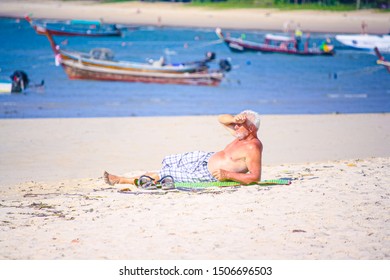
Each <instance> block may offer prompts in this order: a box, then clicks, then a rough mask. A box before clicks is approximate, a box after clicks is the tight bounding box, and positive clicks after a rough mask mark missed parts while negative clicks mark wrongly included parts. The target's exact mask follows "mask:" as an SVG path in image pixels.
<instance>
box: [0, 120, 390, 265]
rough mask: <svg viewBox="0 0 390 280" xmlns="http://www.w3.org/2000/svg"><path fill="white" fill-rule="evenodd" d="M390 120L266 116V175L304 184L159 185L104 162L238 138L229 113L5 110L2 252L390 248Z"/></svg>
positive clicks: (354, 251)
mask: <svg viewBox="0 0 390 280" xmlns="http://www.w3.org/2000/svg"><path fill="white" fill-rule="evenodd" d="M389 118H390V115H389V114H363V115H306V116H263V119H262V125H261V130H260V137H261V139H262V140H263V142H264V145H265V150H264V170H263V179H277V178H289V179H292V180H293V183H292V184H291V185H290V186H274V187H259V186H252V187H241V188H223V189H213V190H209V191H207V192H201V193H189V192H169V193H165V192H164V193H159V194H154V195H152V194H138V195H136V194H123V193H120V192H118V190H120V187H119V186H115V187H110V186H108V185H105V184H104V182H103V180H102V178H101V173H102V171H103V170H104V169H108V170H109V171H112V172H115V173H122V174H128V175H136V174H137V172H138V171H144V170H147V169H149V170H150V169H158V167H159V164H160V161H161V157H162V156H163V155H165V154H168V153H171V152H181V151H189V150H194V149H204V150H216V149H219V148H221V147H224V146H225V145H226V143H227V142H228V141H230V140H231V138H230V137H231V136H230V135H229V134H227V132H226V131H225V130H224V129H223V128H222V127H220V126H219V125H218V124H217V123H216V119H215V116H199V117H178V118H176V117H175V118H174V117H164V118H112V119H104V118H103V119H26V120H17V119H14V120H0V133H1V135H2V136H3V138H4V137H5V138H4V144H3V145H2V147H1V148H0V155H1V159H2V161H1V163H0V170H1V174H2V177H1V179H0V182H1V183H0V196H1V201H0V215H1V219H0V220H1V227H0V252H1V253H0V259H76V260H78V259H145V260H151V259H165V260H172V259H183V260H189V259H209V260H212V259H241V260H248V259H390V246H389V245H390V240H389V236H390V234H389V233H390V226H389V222H390V220H389V219H388V213H389V199H390V193H389V191H388V186H389V184H390V146H389V144H388V143H389V138H390V127H389V126H390V120H389ZM205 132H206V134H207V135H208V136H209V137H204V134H205ZM140 134H141V135H143V137H139V136H138V135H140ZM150 135H153V136H152V137H151V136H150ZM3 159H6V160H3ZM122 187H126V185H125V186H122ZM222 232H223V233H224V234H223V238H221V233H222Z"/></svg>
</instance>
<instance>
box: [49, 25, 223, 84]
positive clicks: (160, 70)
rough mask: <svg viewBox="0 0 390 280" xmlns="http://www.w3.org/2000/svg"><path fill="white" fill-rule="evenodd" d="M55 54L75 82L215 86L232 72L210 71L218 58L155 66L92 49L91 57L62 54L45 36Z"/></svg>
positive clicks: (157, 62) (163, 63)
mask: <svg viewBox="0 0 390 280" xmlns="http://www.w3.org/2000/svg"><path fill="white" fill-rule="evenodd" d="M46 36H47V38H48V39H49V41H50V44H51V47H52V49H53V51H54V53H55V58H56V64H57V65H61V66H62V67H63V69H64V70H65V73H66V74H67V75H68V78H69V79H72V80H98V81H122V82H142V83H160V84H183V85H209V86H216V85H218V84H219V83H220V82H221V81H222V79H223V78H224V72H225V71H229V70H230V64H229V63H228V62H227V61H225V60H221V62H220V69H218V70H217V69H216V70H210V69H209V67H208V65H207V63H208V62H210V61H211V60H213V59H214V58H215V54H213V53H211V54H210V53H208V54H207V55H206V58H205V59H203V60H200V61H194V62H188V63H173V64H171V63H165V62H164V61H162V60H158V61H155V62H153V63H149V62H148V63H141V62H132V61H118V60H114V54H113V52H112V51H111V50H109V49H106V48H97V49H92V50H91V51H90V52H89V53H84V52H78V51H68V50H62V49H60V47H59V46H58V45H57V44H56V43H55V42H54V39H53V37H52V35H51V34H50V32H47V33H46Z"/></svg>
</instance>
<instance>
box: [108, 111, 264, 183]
mask: <svg viewBox="0 0 390 280" xmlns="http://www.w3.org/2000/svg"><path fill="white" fill-rule="evenodd" d="M218 121H219V122H220V123H221V124H223V125H224V127H226V129H228V130H229V132H230V133H231V134H232V135H233V136H234V137H235V139H234V140H233V141H232V142H231V143H230V144H228V145H227V146H226V147H225V148H224V149H223V150H222V151H219V152H203V151H194V152H188V153H183V154H176V155H169V156H166V157H165V158H164V159H163V161H162V168H161V170H160V171H159V172H148V173H146V174H144V176H143V177H144V178H145V176H147V178H149V179H150V180H151V181H156V182H161V181H163V180H164V179H166V178H171V179H173V181H175V182H210V181H228V180H229V181H236V182H240V183H242V184H250V183H253V182H258V181H260V179H261V158H262V152H263V144H262V143H261V141H260V140H259V138H258V136H257V131H258V129H259V126H260V116H259V114H258V113H256V112H253V111H251V110H245V111H243V112H241V113H239V114H238V115H235V116H233V115H229V114H224V115H220V116H219V117H218ZM139 178H140V176H137V177H132V178H126V177H121V176H116V175H113V174H109V173H108V172H104V179H105V181H106V183H107V184H110V185H114V184H134V185H136V182H137V180H138V179H139Z"/></svg>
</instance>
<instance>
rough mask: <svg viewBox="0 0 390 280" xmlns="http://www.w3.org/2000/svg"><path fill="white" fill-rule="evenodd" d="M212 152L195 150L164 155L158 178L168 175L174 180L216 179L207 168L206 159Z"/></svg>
mask: <svg viewBox="0 0 390 280" xmlns="http://www.w3.org/2000/svg"><path fill="white" fill-rule="evenodd" d="M213 154H214V153H208V152H202V151H195V152H190V153H184V154H176V155H170V156H166V157H165V158H164V159H163V161H162V168H161V170H160V172H159V173H160V174H159V175H160V178H162V177H163V176H166V175H170V176H172V177H173V179H174V180H175V182H210V181H217V179H215V178H214V177H213V175H211V173H210V171H209V170H208V168H207V164H208V161H209V159H210V157H211V156H212V155H213Z"/></svg>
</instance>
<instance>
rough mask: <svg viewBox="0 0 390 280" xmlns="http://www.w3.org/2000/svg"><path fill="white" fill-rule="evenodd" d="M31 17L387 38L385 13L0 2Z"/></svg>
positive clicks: (0, 8) (8, 11) (8, 12)
mask: <svg viewBox="0 0 390 280" xmlns="http://www.w3.org/2000/svg"><path fill="white" fill-rule="evenodd" d="M29 13H32V14H33V16H34V17H37V18H55V19H71V18H82V19H91V20H92V19H93V20H97V19H104V20H105V21H107V22H115V23H127V24H136V25H162V26H182V27H207V28H216V27H221V28H232V29H255V30H270V31H282V29H283V26H284V24H285V23H287V22H290V23H291V26H292V27H294V26H295V25H296V24H297V23H299V24H300V25H301V27H302V30H303V31H305V32H323V33H360V32H361V23H362V21H365V22H366V24H367V32H368V33H374V34H387V33H388V32H389V31H390V15H389V13H379V12H374V11H371V10H363V11H352V12H328V11H294V12H293V11H280V10H276V9H234V10H213V9H205V8H190V7H187V6H186V5H185V4H181V3H145V2H131V3H111V4H99V3H94V2H89V1H78V2H74V1H70V2H61V1H50V0H45V1H26V0H17V1H11V0H2V1H0V16H1V17H23V16H24V15H25V14H29Z"/></svg>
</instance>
